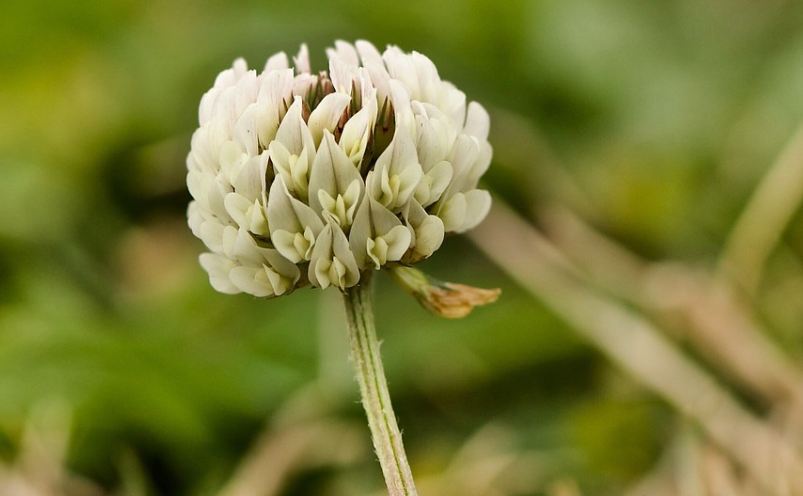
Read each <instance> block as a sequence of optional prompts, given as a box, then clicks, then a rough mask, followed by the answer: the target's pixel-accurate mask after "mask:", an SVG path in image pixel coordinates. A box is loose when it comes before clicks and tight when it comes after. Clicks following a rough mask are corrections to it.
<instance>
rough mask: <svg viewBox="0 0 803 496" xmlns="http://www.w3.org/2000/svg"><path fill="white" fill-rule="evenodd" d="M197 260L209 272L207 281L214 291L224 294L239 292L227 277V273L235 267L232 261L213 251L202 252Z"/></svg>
mask: <svg viewBox="0 0 803 496" xmlns="http://www.w3.org/2000/svg"><path fill="white" fill-rule="evenodd" d="M198 261H199V262H200V263H201V267H203V268H204V270H205V271H206V272H207V273H208V274H209V283H210V284H211V285H212V287H213V288H214V289H215V290H216V291H219V292H221V293H226V294H237V293H240V292H241V291H240V289H239V288H237V286H235V285H234V284H232V282H231V280H230V279H229V273H230V272H231V270H232V269H233V268H234V267H235V263H234V262H233V261H231V260H229V259H227V258H226V257H224V256H221V255H217V254H214V253H202V254H201V255H200V256H199V257H198Z"/></svg>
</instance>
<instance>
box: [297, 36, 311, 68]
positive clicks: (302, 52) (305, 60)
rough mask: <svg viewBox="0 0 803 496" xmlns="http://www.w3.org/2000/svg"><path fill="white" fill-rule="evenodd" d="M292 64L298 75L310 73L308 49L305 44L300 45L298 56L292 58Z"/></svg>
mask: <svg viewBox="0 0 803 496" xmlns="http://www.w3.org/2000/svg"><path fill="white" fill-rule="evenodd" d="M293 63H294V64H295V66H296V71H298V72H299V73H303V72H306V73H309V72H311V70H310V64H309V49H308V48H307V44H306V43H302V44H301V47H300V48H299V49H298V55H296V56H295V57H293Z"/></svg>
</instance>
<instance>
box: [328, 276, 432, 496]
mask: <svg viewBox="0 0 803 496" xmlns="http://www.w3.org/2000/svg"><path fill="white" fill-rule="evenodd" d="M372 287H373V284H372V277H370V272H368V273H367V276H366V277H364V278H363V279H361V280H360V284H359V285H357V286H354V287H351V288H348V289H346V290H345V292H344V293H343V302H344V304H345V308H346V318H347V321H348V330H349V341H350V343H351V361H352V363H353V364H354V369H355V371H356V375H357V382H358V383H359V385H360V394H361V396H362V404H363V407H364V408H365V414H366V416H367V417H368V426H369V428H370V430H371V437H372V438H373V443H374V450H375V451H376V454H377V457H378V458H379V464H380V465H381V466H382V473H383V474H384V476H385V483H386V484H387V488H388V494H389V495H390V496H416V495H417V494H418V493H417V491H416V488H415V483H414V482H413V474H412V471H411V470H410V464H409V463H408V461H407V454H406V453H405V451H404V444H403V443H402V438H401V432H400V431H399V426H398V424H397V423H396V415H395V413H394V412H393V406H392V404H391V401H390V393H389V391H388V384H387V380H386V379H385V371H384V369H383V367H382V357H381V355H380V352H379V340H378V339H377V336H376V328H375V325H374V311H373V298H372Z"/></svg>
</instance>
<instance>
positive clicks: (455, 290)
mask: <svg viewBox="0 0 803 496" xmlns="http://www.w3.org/2000/svg"><path fill="white" fill-rule="evenodd" d="M501 293H502V290H501V289H499V288H494V289H485V288H476V287H474V286H468V285H466V284H456V283H451V282H445V283H440V284H438V285H432V286H429V288H428V290H426V291H424V292H423V293H422V294H421V295H420V296H419V298H418V301H419V302H421V304H422V305H424V307H425V308H427V309H428V310H429V311H430V312H432V313H434V314H436V315H440V316H441V317H445V318H447V319H461V318H463V317H465V316H466V315H468V314H470V313H471V311H472V310H474V308H475V307H479V306H482V305H487V304H489V303H493V302H495V301H496V300H497V299H498V298H499V295H500V294H501Z"/></svg>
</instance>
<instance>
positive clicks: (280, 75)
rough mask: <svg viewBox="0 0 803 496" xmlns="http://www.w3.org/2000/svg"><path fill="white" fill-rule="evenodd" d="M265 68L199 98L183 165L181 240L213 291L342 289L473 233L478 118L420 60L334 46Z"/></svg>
mask: <svg viewBox="0 0 803 496" xmlns="http://www.w3.org/2000/svg"><path fill="white" fill-rule="evenodd" d="M327 56H328V59H329V71H328V72H326V71H323V72H320V73H318V74H313V73H312V72H311V71H310V63H309V55H308V52H307V48H306V46H302V47H301V50H300V52H299V53H298V55H297V56H296V57H294V59H293V60H294V62H295V68H294V69H293V68H291V67H290V64H289V61H288V58H287V56H286V55H285V54H284V53H279V54H277V55H274V56H272V57H271V58H269V59H268V61H267V64H266V65H265V70H264V71H262V73H260V74H257V73H256V71H254V70H248V68H247V66H246V63H245V61H243V60H242V59H240V60H237V61H235V62H234V65H233V67H232V68H231V69H228V70H225V71H223V72H222V73H220V75H219V76H218V77H217V79H216V80H215V84H214V87H213V88H212V89H210V90H209V91H208V92H207V93H206V94H205V95H204V96H203V98H202V99H201V104H200V110H199V121H200V127H199V128H198V129H197V130H196V131H195V133H194V134H193V137H192V148H191V151H190V153H189V156H188V157H187V168H188V170H189V172H188V174H187V185H188V187H189V190H190V193H191V194H192V197H193V199H194V200H193V201H192V202H191V203H190V205H189V210H188V217H189V225H190V228H191V229H192V232H193V233H194V234H195V235H196V236H197V237H198V238H200V239H201V240H203V242H204V243H205V244H206V246H207V248H208V249H209V253H204V254H202V255H201V256H200V262H201V265H202V266H203V267H204V269H206V271H207V272H208V273H209V278H210V281H211V283H212V286H214V288H215V289H217V290H218V291H221V292H224V293H240V292H244V293H249V294H252V295H255V296H274V295H281V294H284V293H287V292H289V291H291V290H293V289H294V288H297V287H301V286H307V285H311V286H314V287H319V288H326V287H328V286H336V287H338V288H341V289H345V288H348V287H351V286H354V285H355V284H357V283H358V282H359V280H360V275H361V273H363V272H364V271H367V270H375V269H381V268H382V267H383V266H385V265H386V264H389V263H401V264H413V263H416V262H418V261H420V260H423V259H425V258H427V257H429V256H430V255H432V254H433V253H434V252H435V251H436V250H437V249H438V248H439V247H440V246H441V243H442V242H443V238H444V235H445V233H459V232H462V231H466V230H468V229H471V228H472V227H474V226H475V225H477V224H478V223H479V222H480V221H481V220H482V219H483V218H484V217H485V215H486V214H487V212H488V209H489V208H490V203H491V199H490V195H489V194H488V192H487V191H484V190H480V189H476V188H477V182H478V180H479V178H480V176H482V175H483V173H484V172H485V171H486V169H487V168H488V165H489V164H490V161H491V147H490V145H489V144H488V141H487V137H488V127H489V120H488V114H487V113H486V111H485V110H484V109H483V108H482V106H480V105H479V104H477V103H475V102H471V103H469V104H466V97H465V94H464V93H463V92H461V91H460V90H458V89H457V88H455V87H454V86H453V85H452V84H450V83H448V82H446V81H442V80H441V79H440V77H439V76H438V71H437V69H436V68H435V66H434V64H433V63H432V62H431V61H430V60H429V59H428V58H427V57H425V56H423V55H421V54H419V53H416V52H413V53H410V54H408V53H404V52H402V51H401V50H400V49H399V48H397V47H393V46H391V47H389V48H388V49H387V50H385V52H384V53H382V54H380V53H379V51H378V50H377V49H376V48H375V47H374V46H373V45H371V44H370V43H367V42H364V41H358V42H357V43H356V44H355V45H351V44H349V43H345V42H337V43H336V44H335V48H334V49H329V50H327Z"/></svg>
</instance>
